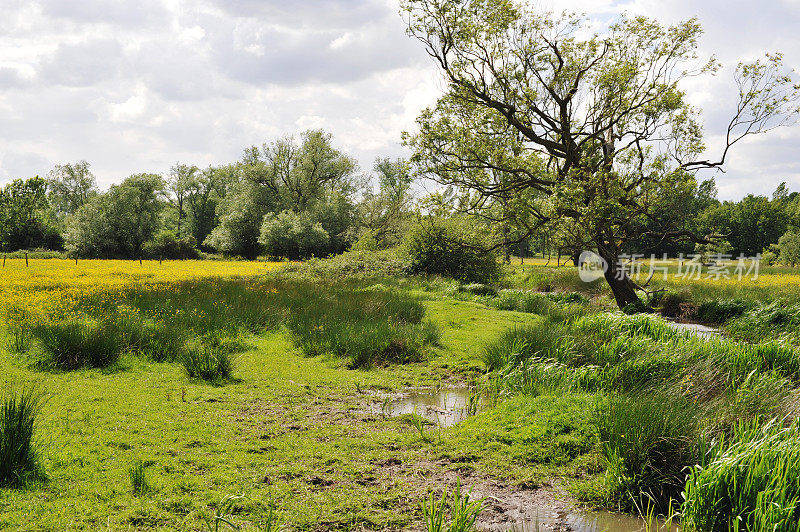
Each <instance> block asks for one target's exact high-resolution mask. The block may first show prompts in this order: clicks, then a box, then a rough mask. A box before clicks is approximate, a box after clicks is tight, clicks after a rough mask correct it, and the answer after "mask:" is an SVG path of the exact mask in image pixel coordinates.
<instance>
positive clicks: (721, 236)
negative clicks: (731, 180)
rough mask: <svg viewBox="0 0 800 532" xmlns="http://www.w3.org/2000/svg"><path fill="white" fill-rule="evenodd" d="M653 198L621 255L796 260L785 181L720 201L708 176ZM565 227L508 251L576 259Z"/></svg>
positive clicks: (795, 215)
mask: <svg viewBox="0 0 800 532" xmlns="http://www.w3.org/2000/svg"><path fill="white" fill-rule="evenodd" d="M653 201H654V203H655V204H656V206H655V207H654V208H653V210H652V214H651V216H650V217H649V218H647V220H646V221H645V222H644V223H642V224H641V226H640V227H638V228H637V230H636V231H637V233H638V234H639V235H640V236H639V237H638V238H636V239H634V240H632V241H631V242H629V243H627V244H626V246H625V248H624V250H623V251H624V252H625V253H627V254H631V255H632V254H643V255H646V256H648V257H649V256H650V255H651V254H654V255H656V256H657V257H661V256H663V255H664V254H666V255H667V256H669V257H676V256H678V255H679V254H683V255H684V256H689V255H693V254H700V255H703V256H704V257H708V258H710V256H712V255H717V254H722V255H730V256H734V257H735V256H739V255H740V254H742V255H744V256H746V257H754V256H755V255H756V254H759V253H760V254H762V255H763V257H764V259H765V260H766V261H767V262H769V263H775V262H780V263H782V264H786V265H790V266H794V265H797V264H800V193H798V192H789V190H788V189H787V186H786V183H781V184H780V185H779V186H778V188H777V189H776V190H775V192H773V194H772V196H771V197H766V196H758V195H754V194H748V195H747V196H745V197H744V198H742V199H741V200H739V201H719V200H718V199H717V188H716V185H715V183H714V181H713V180H712V179H709V180H706V181H703V182H701V183H699V184H697V183H695V182H694V181H693V180H688V182H687V183H684V185H683V186H682V187H675V188H673V189H672V190H671V191H670V193H669V194H663V195H662V196H660V197H657V198H655V199H654V200H653ZM512 219H513V217H512ZM668 227H673V229H672V230H673V231H675V230H678V231H686V232H688V233H692V234H695V235H703V236H708V237H711V238H710V243H708V244H702V245H699V244H695V243H694V242H692V241H690V240H680V239H663V238H661V237H660V235H663V234H664V233H665V232H666V231H667V228H668ZM674 228H677V229H674ZM569 229H570V226H567V225H566V224H564V225H559V224H551V225H549V226H545V227H543V228H542V229H541V230H540V231H537V232H536V233H535V234H534V235H533V236H531V237H530V238H526V239H525V240H523V241H521V242H520V243H519V244H518V246H512V248H515V249H512V251H513V252H514V253H515V254H520V255H522V254H527V255H530V256H534V255H539V254H554V253H555V254H560V255H562V256H563V258H564V259H565V260H567V259H569V258H573V257H577V255H578V254H580V252H581V251H582V250H581V249H580V247H578V246H576V245H575V242H576V241H580V239H579V238H576V237H575V235H572V234H571V233H570V230H569Z"/></svg>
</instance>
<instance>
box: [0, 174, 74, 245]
mask: <svg viewBox="0 0 800 532" xmlns="http://www.w3.org/2000/svg"><path fill="white" fill-rule="evenodd" d="M61 246H62V238H61V235H60V234H59V232H58V229H57V224H56V222H55V219H54V213H53V211H52V209H51V208H50V204H49V202H48V200H47V181H45V180H44V179H41V178H39V177H34V178H31V179H28V180H26V181H23V180H21V179H15V180H13V181H12V182H11V183H8V184H7V185H6V186H5V187H3V188H1V189H0V248H2V250H3V251H16V250H18V249H36V248H45V249H61Z"/></svg>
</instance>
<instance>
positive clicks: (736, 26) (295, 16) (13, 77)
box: [0, 0, 800, 197]
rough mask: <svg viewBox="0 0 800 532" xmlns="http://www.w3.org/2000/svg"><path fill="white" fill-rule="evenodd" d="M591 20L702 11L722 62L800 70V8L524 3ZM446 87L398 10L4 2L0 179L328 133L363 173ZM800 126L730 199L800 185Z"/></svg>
mask: <svg viewBox="0 0 800 532" xmlns="http://www.w3.org/2000/svg"><path fill="white" fill-rule="evenodd" d="M530 3H531V4H533V5H536V6H538V7H540V8H543V9H548V8H549V9H553V10H555V11H561V10H564V9H566V10H573V11H578V12H585V13H586V14H587V15H588V16H589V17H591V18H592V19H593V20H595V21H596V23H597V25H598V27H602V26H603V25H604V24H607V23H608V21H609V20H611V19H612V18H613V17H614V16H616V15H617V14H619V13H621V12H623V11H627V12H630V13H643V14H647V15H651V16H656V17H658V18H660V19H661V20H663V21H665V22H674V21H677V20H681V19H685V18H688V17H692V16H698V17H699V19H700V22H701V23H702V24H703V26H704V27H705V28H706V34H705V36H704V39H703V41H702V47H703V51H704V52H705V53H707V54H710V53H716V54H717V55H718V56H719V58H720V59H721V60H722V61H724V62H725V63H727V64H735V63H736V62H737V61H739V60H740V59H742V58H752V57H754V56H756V55H757V54H759V53H761V52H762V51H766V50H783V51H784V52H785V53H786V60H787V62H788V63H789V64H791V65H794V66H795V67H800V41H797V39H796V31H797V29H798V28H800V10H798V0H776V1H774V2H767V3H761V4H757V3H751V2H744V1H742V0H735V1H732V2H727V1H724V0H709V1H706V2H702V3H699V2H696V1H695V0H675V1H669V2H667V1H666V0H619V1H615V0H596V1H589V0H559V1H556V0H530ZM730 75H731V72H730V70H728V71H723V72H722V73H720V75H719V76H717V77H716V78H714V79H710V80H703V81H702V82H698V83H695V84H693V85H692V86H691V87H690V88H691V98H692V102H693V103H694V104H695V105H699V106H701V107H703V108H704V110H705V114H704V116H705V121H706V127H707V130H708V132H709V133H710V135H711V137H710V140H711V142H710V144H713V141H714V140H715V135H719V134H720V133H721V132H722V128H723V127H724V123H725V122H726V120H727V117H728V116H729V112H730V109H731V106H732V105H733V104H734V101H733V100H732V98H733V97H734V96H735V94H733V93H732V92H731V83H730V81H731V77H730ZM441 86H442V81H441V78H440V77H439V76H438V74H437V72H436V70H435V68H434V66H433V64H432V62H431V61H430V59H429V58H428V57H427V55H426V54H425V53H424V51H423V50H422V49H421V47H420V46H419V44H418V43H416V42H415V41H413V40H412V39H410V38H408V37H407V36H406V35H405V31H404V26H403V20H402V18H401V17H400V16H399V14H398V6H397V3H396V0H313V1H312V0H298V1H286V0H137V1H136V2H130V1H127V0H82V1H81V2H74V1H72V0H35V1H23V0H5V1H3V2H2V3H0V146H2V149H1V150H2V151H0V158H1V159H0V182H3V181H6V180H8V179H11V178H15V177H29V176H33V175H37V174H39V175H44V174H46V173H47V171H48V170H49V169H50V168H51V167H52V165H53V164H56V163H63V162H68V161H75V160H79V159H87V160H88V161H90V162H91V163H92V164H93V169H94V171H95V173H96V174H97V175H98V178H99V180H100V182H101V183H102V184H103V185H108V184H110V183H112V182H115V181H119V180H120V179H122V178H124V177H125V176H127V175H129V174H131V173H134V172H140V171H155V172H163V171H166V170H167V169H168V168H169V166H170V165H171V164H173V163H174V162H175V161H176V160H182V161H186V162H189V161H191V162H194V163H195V164H199V165H206V164H217V163H224V162H230V161H232V160H235V159H238V158H239V157H240V156H241V153H242V150H243V148H244V147H246V146H248V145H252V144H261V143H263V142H265V141H268V140H271V139H273V138H275V137H277V136H281V135H285V134H290V133H294V132H297V131H299V130H301V129H303V128H308V127H324V128H325V129H327V130H329V131H330V132H332V133H333V134H334V138H335V141H336V143H337V145H338V146H340V147H342V148H343V149H346V150H347V151H348V152H349V153H351V154H352V155H353V156H355V157H356V158H357V159H358V160H359V161H360V164H361V166H362V167H363V168H364V169H368V168H370V167H371V166H372V161H373V160H374V158H375V157H378V156H390V157H395V156H399V155H403V154H404V153H405V150H404V148H403V147H402V146H401V145H400V135H401V133H402V131H404V130H408V129H412V128H413V127H414V119H415V118H416V116H417V114H418V113H419V111H420V110H421V109H422V108H423V107H425V106H427V105H430V104H431V103H433V101H435V98H436V97H437V95H438V93H439V91H440V89H441ZM798 145H800V130H798V129H797V128H795V129H792V130H785V131H782V132H780V133H779V134H777V135H775V134H773V135H770V136H764V137H759V138H757V139H752V140H751V141H749V142H747V143H745V144H743V145H742V146H740V147H738V148H739V149H737V150H735V151H734V152H733V157H732V158H731V164H730V165H729V170H728V172H727V173H726V174H723V175H717V176H716V177H717V180H718V183H719V188H720V191H721V196H723V197H739V196H742V195H743V194H745V193H747V192H751V191H752V192H757V193H764V194H767V193H769V192H771V190H773V189H774V188H775V186H777V184H778V183H779V182H780V181H784V180H785V181H788V182H789V183H790V185H791V186H793V187H794V189H800V167H798V163H797V162H795V161H797V160H798V157H797V154H796V153H794V152H795V147H796V146H798Z"/></svg>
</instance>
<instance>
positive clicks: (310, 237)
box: [258, 211, 330, 260]
mask: <svg viewBox="0 0 800 532" xmlns="http://www.w3.org/2000/svg"><path fill="white" fill-rule="evenodd" d="M329 240H330V236H329V235H328V232H327V231H325V229H324V228H323V227H322V224H321V223H320V222H319V221H318V220H316V219H314V218H313V216H312V215H311V213H309V212H302V213H299V214H298V213H296V212H292V211H283V212H281V213H279V214H274V213H269V214H267V215H266V216H264V223H263V224H262V225H261V236H260V237H259V239H258V241H259V242H260V243H261V245H263V246H264V250H265V251H266V253H267V255H269V256H270V257H278V258H287V259H290V260H300V259H307V258H309V257H313V256H315V255H316V256H321V255H327V253H328V249H329V246H328V242H329Z"/></svg>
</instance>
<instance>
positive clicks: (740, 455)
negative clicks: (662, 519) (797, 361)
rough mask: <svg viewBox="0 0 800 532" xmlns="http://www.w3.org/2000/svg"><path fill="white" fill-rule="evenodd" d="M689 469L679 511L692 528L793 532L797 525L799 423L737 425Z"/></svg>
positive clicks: (799, 502) (799, 514) (718, 531)
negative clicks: (728, 439)
mask: <svg viewBox="0 0 800 532" xmlns="http://www.w3.org/2000/svg"><path fill="white" fill-rule="evenodd" d="M709 454H710V458H709V460H708V463H705V464H702V467H701V466H696V467H694V468H693V469H692V471H691V474H690V475H689V478H688V480H687V481H686V501H685V502H684V504H683V507H682V519H683V525H684V527H686V528H688V529H691V530H707V531H713V532H722V531H728V530H772V531H775V532H784V531H785V532H788V531H793V532H794V531H796V530H797V523H798V522H800V482H798V479H800V422H798V421H795V422H794V423H792V424H791V425H790V426H788V427H783V426H781V425H780V424H779V423H776V422H774V421H773V422H771V423H768V424H767V425H766V426H764V427H763V428H759V426H758V425H757V424H751V425H744V426H741V427H740V428H739V429H738V430H737V431H736V433H735V435H734V437H733V439H732V441H731V442H730V443H727V442H725V441H724V440H722V441H719V442H717V444H716V445H714V446H713V447H712V448H711V452H710V453H709Z"/></svg>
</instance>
